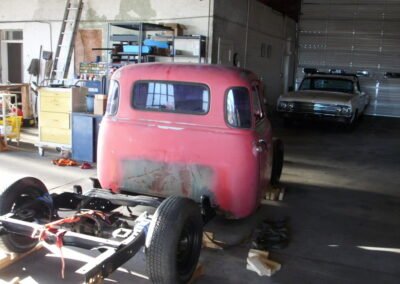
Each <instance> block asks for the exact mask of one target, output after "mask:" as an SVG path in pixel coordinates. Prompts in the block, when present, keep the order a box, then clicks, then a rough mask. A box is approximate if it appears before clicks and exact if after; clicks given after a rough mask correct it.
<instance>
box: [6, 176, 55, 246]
mask: <svg viewBox="0 0 400 284" xmlns="http://www.w3.org/2000/svg"><path fill="white" fill-rule="evenodd" d="M11 212H13V213H15V216H14V217H13V218H16V219H20V220H23V221H27V222H35V223H39V224H41V223H42V224H43V223H48V222H49V221H50V220H51V216H52V202H51V198H50V197H49V194H48V191H47V189H46V186H45V185H44V184H43V183H42V182H41V181H40V180H38V179H35V178H31V177H27V178H23V179H20V180H18V181H16V182H15V183H13V184H12V185H11V186H9V187H8V188H7V189H6V190H5V191H4V192H3V193H2V194H1V196H0V215H5V214H7V213H11ZM37 243H38V241H37V240H35V239H31V238H29V237H25V236H20V235H17V234H9V233H7V234H2V235H1V236H0V249H2V250H5V251H9V252H17V253H23V252H27V251H29V250H31V249H32V248H34V247H35V246H36V245H37Z"/></svg>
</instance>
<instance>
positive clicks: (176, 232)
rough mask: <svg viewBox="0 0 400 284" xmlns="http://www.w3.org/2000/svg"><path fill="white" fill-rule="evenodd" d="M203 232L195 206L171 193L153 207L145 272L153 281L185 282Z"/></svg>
mask: <svg viewBox="0 0 400 284" xmlns="http://www.w3.org/2000/svg"><path fill="white" fill-rule="evenodd" d="M202 236H203V220H202V217H201V214H200V208H199V206H198V205H197V204H196V203H195V202H194V201H193V200H191V199H188V198H183V197H177V196H171V197H168V198H167V199H166V200H164V201H163V202H162V203H161V205H160V206H159V207H158V208H157V210H156V212H155V214H154V217H153V220H152V222H151V224H150V227H149V231H148V234H147V238H146V265H147V273H148V276H149V277H150V280H151V281H152V282H153V283H165V284H170V283H171V284H172V283H187V282H188V281H189V280H190V279H191V277H192V275H193V272H194V271H195V269H196V266H197V262H198V259H199V256H200V250H201V245H202Z"/></svg>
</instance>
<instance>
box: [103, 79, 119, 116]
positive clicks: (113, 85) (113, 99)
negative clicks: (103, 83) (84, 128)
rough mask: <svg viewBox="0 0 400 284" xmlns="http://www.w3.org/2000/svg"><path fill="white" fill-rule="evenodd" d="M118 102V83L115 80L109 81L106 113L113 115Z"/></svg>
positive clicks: (116, 109)
mask: <svg viewBox="0 0 400 284" xmlns="http://www.w3.org/2000/svg"><path fill="white" fill-rule="evenodd" d="M118 104H119V84H118V82H117V81H115V80H111V81H110V88H109V90H108V101H107V109H106V115H115V114H116V113H117V111H118Z"/></svg>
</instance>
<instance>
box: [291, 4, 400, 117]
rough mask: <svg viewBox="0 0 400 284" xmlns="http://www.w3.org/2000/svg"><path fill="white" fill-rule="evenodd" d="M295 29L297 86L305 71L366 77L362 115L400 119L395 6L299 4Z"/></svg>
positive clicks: (399, 27)
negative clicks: (334, 71)
mask: <svg viewBox="0 0 400 284" xmlns="http://www.w3.org/2000/svg"><path fill="white" fill-rule="evenodd" d="M299 27H300V29H299V57H298V59H299V62H298V67H299V68H298V69H297V82H299V81H300V80H301V78H302V77H303V75H304V74H303V73H302V70H303V68H306V67H309V68H318V69H320V70H324V71H326V70H328V69H342V70H345V71H346V72H353V73H355V72H358V71H367V72H368V73H369V75H368V76H366V77H360V81H361V84H362V89H363V91H365V92H367V93H368V94H369V95H370V97H371V102H370V105H369V108H368V110H367V113H368V114H370V115H379V116H394V117H400V76H399V77H398V78H394V77H396V76H398V75H400V0H358V1H357V0H304V1H303V6H302V15H301V17H300V24H299ZM388 73H391V74H388Z"/></svg>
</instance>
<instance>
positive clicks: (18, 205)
mask: <svg viewBox="0 0 400 284" xmlns="http://www.w3.org/2000/svg"><path fill="white" fill-rule="evenodd" d="M262 88H263V86H262V83H261V82H260V81H259V80H258V78H257V76H256V75H255V74H254V73H252V72H250V71H247V70H244V69H238V68H229V67H223V66H217V65H200V64H158V63H152V64H136V65H129V66H126V67H123V68H121V69H119V70H117V71H116V72H115V73H114V75H113V76H112V78H111V81H110V87H109V95H108V104H107V112H106V115H105V117H104V119H103V121H102V123H101V127H100V133H99V139H98V141H99V142H98V154H97V155H98V180H97V179H94V180H93V181H94V182H93V187H94V189H92V190H89V191H87V192H82V190H81V188H80V187H79V186H75V192H74V193H72V192H64V193H62V194H59V195H56V194H51V195H50V194H49V193H48V191H47V189H46V187H45V185H44V184H43V183H42V182H41V181H39V180H37V179H34V178H29V177H28V178H24V179H22V180H19V181H17V182H15V183H14V184H13V185H11V186H10V187H8V188H7V189H6V190H5V191H4V192H3V194H2V196H1V198H0V215H1V216H0V233H1V240H2V242H3V244H4V245H5V247H6V248H7V249H9V250H11V251H16V252H22V251H27V250H29V249H31V248H32V247H33V246H35V245H36V243H37V242H38V241H39V240H41V241H45V242H47V243H55V244H57V245H59V246H60V244H62V245H72V246H76V247H82V248H87V249H93V248H97V247H101V249H100V254H99V256H98V257H97V258H96V259H95V260H94V261H93V262H91V263H89V264H87V265H85V266H84V267H82V268H81V269H80V270H78V271H77V273H81V274H82V275H84V278H85V281H86V282H87V283H91V281H96V279H99V278H105V277H107V275H109V274H110V273H112V272H113V271H114V270H115V269H116V268H118V267H119V266H120V265H122V264H123V263H124V262H126V261H127V260H129V259H130V258H131V257H132V256H133V255H134V254H135V253H136V252H137V251H138V250H139V249H140V248H141V247H142V246H143V245H144V246H145V249H146V264H147V271H148V275H149V277H150V280H151V281H153V282H157V283H186V282H188V281H189V280H190V278H191V276H192V274H193V272H194V270H195V268H196V265H197V261H198V257H199V254H200V250H201V240H202V228H203V224H204V223H206V222H207V221H208V220H210V219H211V218H212V217H213V216H214V215H215V214H216V213H218V212H220V213H222V214H224V215H225V216H227V217H229V218H244V217H247V216H249V215H250V214H252V213H253V212H254V211H255V210H256V209H257V208H258V206H259V204H260V202H261V200H262V198H263V196H264V191H265V189H266V188H267V186H268V185H269V183H277V182H278V181H279V177H280V174H281V171H282V163H283V144H282V142H281V141H280V140H279V139H273V137H272V132H271V124H270V122H269V120H268V118H267V116H266V110H265V103H264V98H263V97H262V94H263V89H262ZM105 189H106V190H105ZM137 205H144V206H147V207H153V208H155V209H156V210H155V213H153V211H154V210H153V211H145V212H143V213H142V214H141V215H140V216H134V215H133V213H132V210H130V209H131V208H132V207H135V206H137ZM121 208H126V209H127V210H125V212H123V213H121V212H122V211H123V210H122V211H121V210H119V209H121ZM60 209H63V210H64V209H68V210H75V212H76V213H74V214H73V215H72V217H68V218H61V217H60V216H59V214H58V211H59V210H60Z"/></svg>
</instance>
